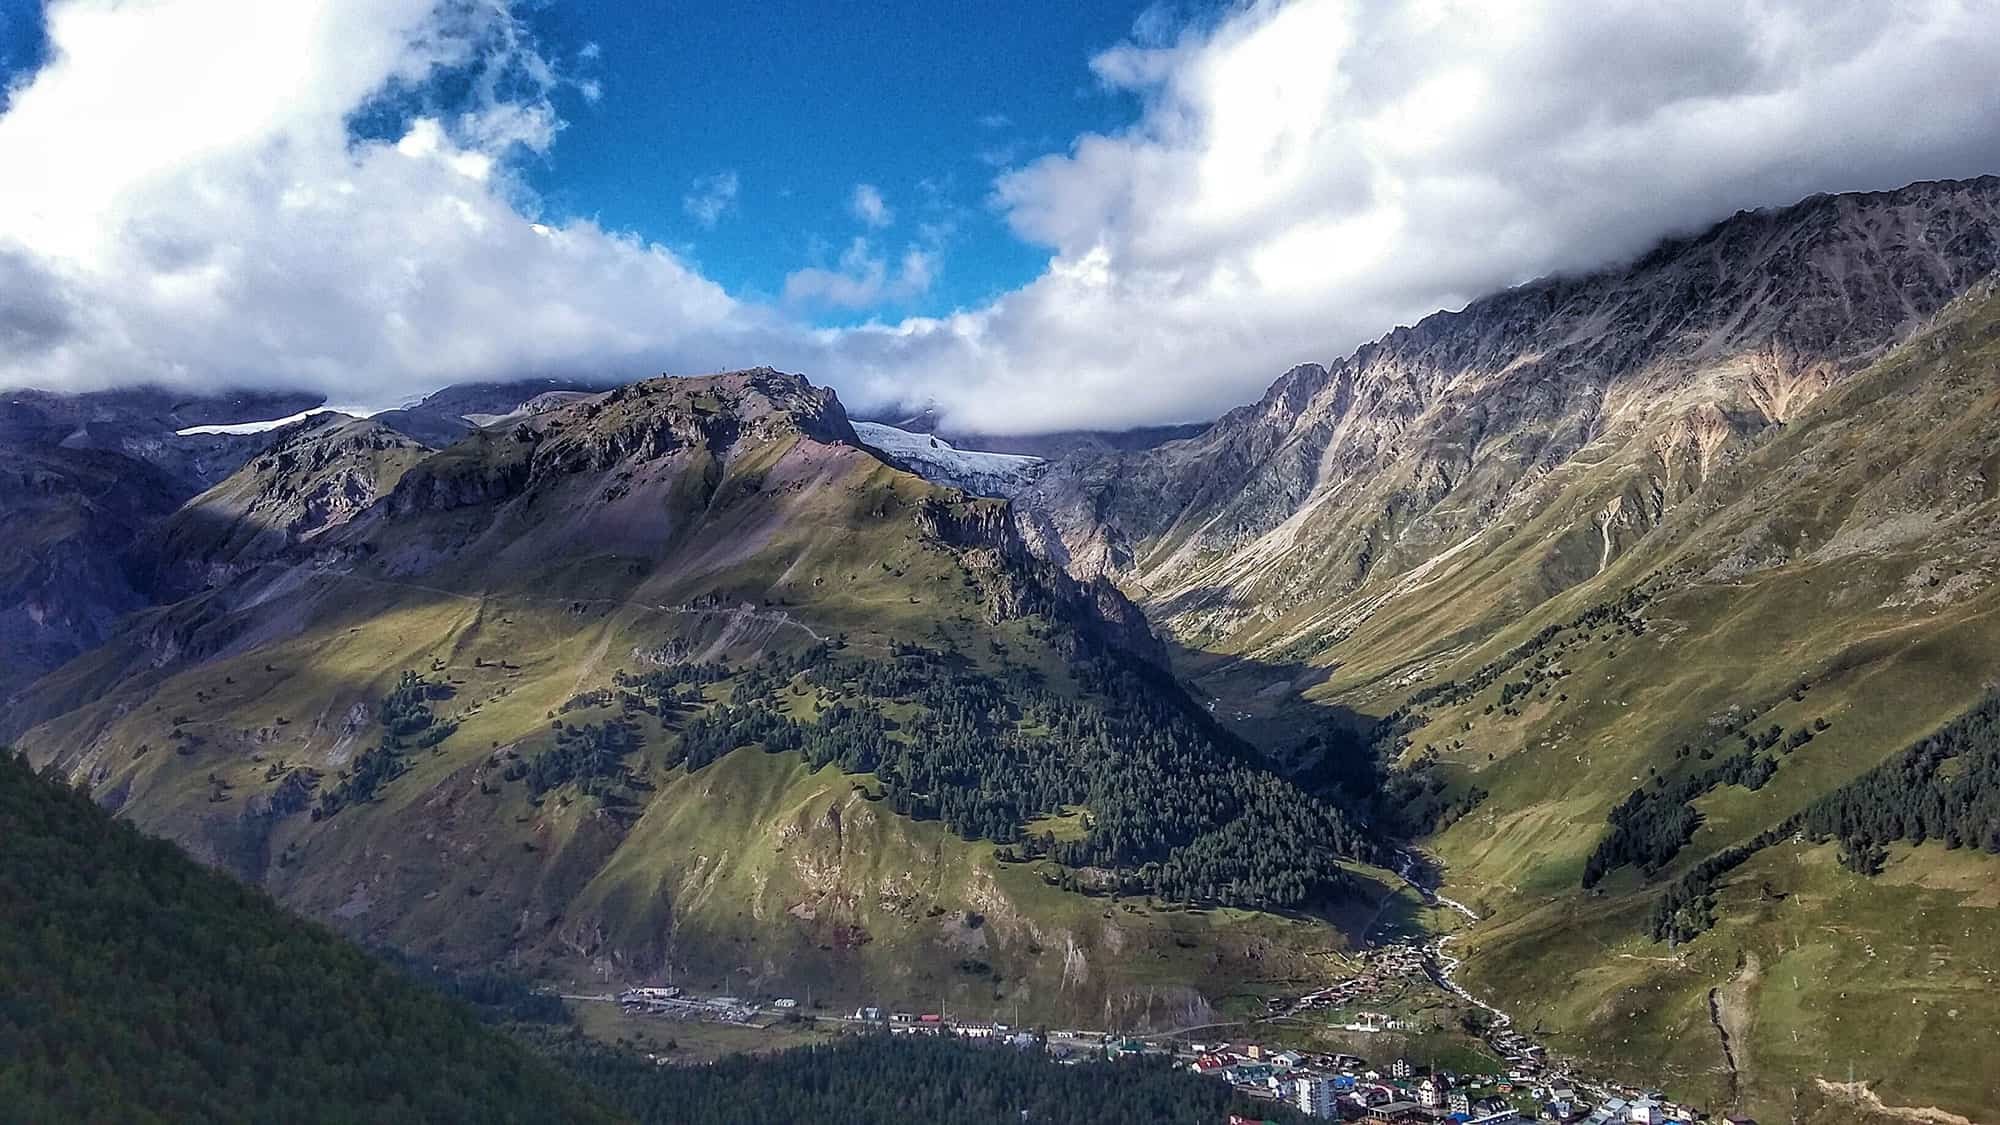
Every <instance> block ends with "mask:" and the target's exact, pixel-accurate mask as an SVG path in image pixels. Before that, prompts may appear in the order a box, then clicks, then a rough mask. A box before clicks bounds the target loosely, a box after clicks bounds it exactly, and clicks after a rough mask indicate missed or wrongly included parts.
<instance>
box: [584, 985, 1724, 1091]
mask: <svg viewBox="0 0 2000 1125" xmlns="http://www.w3.org/2000/svg"><path fill="white" fill-rule="evenodd" d="M1399 948H1400V949H1403V950H1407V948H1408V947H1387V948H1385V949H1383V950H1381V951H1379V952H1380V953H1383V954H1391V953H1393V952H1394V951H1396V950H1397V949H1399ZM1379 960H1380V962H1381V963H1380V964H1379V965H1377V966H1376V968H1378V969H1388V968H1392V967H1403V966H1402V964H1401V962H1402V960H1403V958H1402V957H1400V956H1387V957H1383V958H1380V959H1379ZM1355 979H1356V980H1360V979H1365V978H1355ZM1356 987H1358V985H1356V984H1355V983H1354V981H1353V980H1350V981H1346V982H1342V983H1341V984H1336V985H1333V986H1330V987H1328V988H1326V989H1321V990H1319V991H1316V992H1313V993H1309V994H1307V995H1306V996H1303V997H1299V998H1298V999H1296V1000H1293V1001H1289V1002H1286V1003H1285V1005H1284V1007H1285V1010H1286V1011H1288V1012H1296V1011H1301V1010H1311V1009H1317V1008H1324V1007H1326V1006H1328V1005H1329V1004H1331V1003H1333V1002H1334V1001H1335V998H1336V997H1339V996H1341V995H1343V994H1345V993H1348V992H1351V991H1353V990H1354V989H1355V988H1356ZM569 999H572V1000H594V1001H615V1002H616V1003H617V1004H618V1005H619V1007H620V1008H621V1009H623V1010H624V1011H626V1012H627V1013H629V1014H632V1015H640V1016H657V1017H661V1018H665V1019H671V1020H689V1021H710V1022H719V1023H732V1024H738V1025H743V1026H750V1027H757V1026H769V1025H770V1024H771V1023H773V1022H775V1021H788V1020H804V1019H811V1020H813V1021H815V1022H817V1023H820V1024H831V1025H833V1026H835V1027H839V1028H843V1029H845V1030H847V1031H850V1032H857V1033H876V1034H887V1035H892V1036H938V1037H952V1038H957V1039H962V1040H966V1041H968V1042H975V1043H982V1044H988V1045H992V1046H995V1047H1005V1048H1012V1049H1017V1050H1034V1051H1043V1052H1046V1053H1047V1054H1048V1055H1049V1057H1050V1058H1052V1059H1053V1060H1055V1061H1056V1062H1058V1063H1061V1064H1066V1065H1076V1064H1080V1063H1084V1062H1088V1061H1096V1060H1125V1059H1144V1058H1155V1059H1158V1058H1164V1059H1169V1060H1171V1062H1172V1065H1175V1066H1179V1067H1184V1068H1186V1069H1187V1070H1188V1071H1190V1072H1191V1073H1194V1074H1197V1075H1200V1076H1202V1077H1205V1078H1209V1079H1213V1080H1215V1081H1218V1082H1226V1083H1228V1084H1229V1085H1230V1086H1231V1087H1233V1088H1234V1089H1235V1090H1236V1091H1237V1092H1238V1093H1240V1094H1243V1095H1245V1096H1246V1097H1249V1098H1253V1099H1257V1100H1263V1101H1269V1102H1273V1103H1282V1104H1284V1105H1287V1106H1290V1107H1293V1108H1295V1109H1297V1110H1298V1111H1299V1112H1301V1113H1303V1114H1306V1115H1308V1116H1311V1117H1315V1118H1320V1119H1324V1120H1342V1121H1354V1122H1361V1123H1363V1125H1433V1123H1434V1125H1510V1123H1513V1122H1525V1121H1549V1122H1560V1123H1564V1125H1669V1123H1671V1122H1689V1123H1692V1122H1705V1121H1709V1120H1710V1118H1709V1116H1708V1115H1707V1114H1706V1113H1703V1112H1702V1111H1700V1110H1699V1109H1697V1108H1695V1107H1693V1106H1688V1105H1683V1104H1678V1103H1676V1102H1673V1101H1670V1100H1668V1099H1666V1098H1665V1097H1664V1096H1662V1095H1661V1094H1660V1093H1659V1092H1658V1091H1654V1090H1646V1089H1640V1088H1636V1087H1632V1086H1626V1085H1620V1084H1607V1083H1600V1082H1592V1081H1588V1080H1584V1079H1581V1078H1578V1077H1574V1076H1572V1075H1570V1074H1568V1073H1565V1072H1563V1071H1562V1070H1560V1069H1558V1068H1552V1067H1549V1066H1547V1065H1545V1063H1544V1061H1543V1058H1544V1051H1543V1050H1542V1048H1540V1047H1539V1046H1537V1045H1534V1044H1532V1043H1530V1042H1528V1041H1527V1038H1526V1037H1525V1036H1521V1035H1519V1034H1517V1033H1514V1032H1511V1031H1507V1030H1505V1029H1502V1030H1501V1031H1500V1032H1499V1033H1498V1034H1499V1035H1500V1036H1502V1037H1504V1041H1505V1042H1507V1043H1508V1044H1509V1047H1508V1049H1506V1050H1505V1051H1504V1052H1503V1053H1502V1058H1501V1060H1496V1063H1495V1068H1494V1069H1493V1070H1491V1071H1485V1072H1480V1071H1473V1070H1471V1069H1469V1068H1468V1069H1466V1070H1462V1071H1452V1070H1449V1069H1446V1068H1444V1067H1441V1066H1427V1065H1421V1064H1418V1063H1415V1062H1412V1061H1411V1060H1409V1059H1407V1058H1395V1059H1390V1060H1388V1061H1386V1062H1381V1063H1377V1062H1373V1061H1371V1060H1369V1059H1366V1058H1363V1057H1361V1056H1359V1055H1355V1054H1349V1053H1344V1052H1336V1053H1325V1052H1309V1051H1300V1050H1294V1049H1282V1048H1273V1047H1267V1046H1265V1045H1264V1044H1261V1043H1258V1042H1254V1041H1234V1040H1232V1041H1227V1042H1206V1041H1198V1040H1190V1039H1188V1038H1185V1037H1182V1036H1171V1035H1169V1036H1158V1035H1155V1036H1137V1035H1123V1034H1119V1033H1116V1032H1107V1031H1096V1030H1083V1029H1030V1028H1026V1027H1018V1026H1012V1025H1009V1024H1007V1023H1003V1022H997V1021H990V1020H974V1019H960V1018H954V1017H950V1016H948V1015H946V1014H944V1013H942V1012H908V1011H892V1010H889V1009H886V1008H882V1007H879V1006H875V1005H865V1006H862V1007H859V1008H856V1009H854V1010H853V1011H852V1012H851V1013H847V1014H843V1015H829V1014H824V1013H808V1012H806V1011H804V1010H802V1009H801V1006H800V1003H799V1001H798V1000H797V999H796V998H792V997H779V998H776V999H773V1000H769V1001H765V1002H756V1001H751V1000H745V999H742V998H739V997H733V996H714V997H697V996H691V995H689V994H687V993H685V992H683V991H682V990H681V989H679V988H674V987H646V988H631V989H627V990H625V991H623V992H620V993H618V994H617V995H616V996H615V997H614V996H573V997H569ZM1402 1023H1403V1021H1401V1020H1399V1019H1397V1018H1396V1017H1394V1016H1392V1015H1390V1014H1388V1013H1383V1012H1360V1013H1358V1014H1357V1015H1356V1016H1355V1017H1354V1019H1353V1020H1352V1021H1351V1022H1350V1023H1348V1024H1344V1025H1339V1026H1341V1027H1342V1028H1343V1029H1345V1030H1349V1031H1354V1032H1359V1033H1365V1034H1374V1033H1386V1032H1393V1031H1397V1030H1401V1029H1402V1026H1401V1025H1402ZM657 1061H659V1062H661V1063H662V1064H665V1063H666V1062H667V1061H668V1060H667V1059H666V1058H664V1057H662V1058H660V1059H658V1060H657ZM1254 1120H1256V1119H1255V1118H1244V1117H1241V1116H1237V1117H1233V1118H1232V1119H1231V1121H1232V1122H1233V1123H1246V1125H1247V1123H1248V1122H1251V1121H1254ZM1725 1120H1726V1122H1727V1125H1754V1123H1753V1122H1750V1121H1749V1120H1748V1119H1745V1118H1727V1119H1725Z"/></svg>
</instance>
